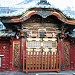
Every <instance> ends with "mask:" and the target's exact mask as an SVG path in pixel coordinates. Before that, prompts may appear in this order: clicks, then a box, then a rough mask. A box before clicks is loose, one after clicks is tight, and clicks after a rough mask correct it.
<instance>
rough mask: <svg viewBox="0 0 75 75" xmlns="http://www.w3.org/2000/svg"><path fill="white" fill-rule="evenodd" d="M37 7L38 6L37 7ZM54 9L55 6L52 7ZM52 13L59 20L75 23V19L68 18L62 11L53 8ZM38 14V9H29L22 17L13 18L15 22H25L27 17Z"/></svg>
mask: <svg viewBox="0 0 75 75" xmlns="http://www.w3.org/2000/svg"><path fill="white" fill-rule="evenodd" d="M36 9H37V8H36ZM50 9H53V8H50ZM50 12H51V13H50V15H54V16H56V17H57V18H58V19H59V20H61V21H62V22H64V23H66V24H70V25H75V19H71V18H70V19H68V18H67V17H66V16H65V15H64V14H63V13H62V12H61V11H57V10H56V9H53V11H50ZM34 14H38V10H37V11H36V10H34V8H33V10H27V11H26V12H25V13H23V14H22V16H21V17H20V18H17V19H11V20H12V21H13V22H23V21H25V20H27V19H29V18H30V17H31V16H32V15H34Z"/></svg>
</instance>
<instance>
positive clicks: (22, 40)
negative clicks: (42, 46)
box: [20, 38, 26, 69]
mask: <svg viewBox="0 0 75 75" xmlns="http://www.w3.org/2000/svg"><path fill="white" fill-rule="evenodd" d="M23 51H26V40H25V38H21V51H20V53H21V56H20V62H21V69H22V68H23Z"/></svg>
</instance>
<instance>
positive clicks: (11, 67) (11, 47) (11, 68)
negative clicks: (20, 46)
mask: <svg viewBox="0 0 75 75" xmlns="http://www.w3.org/2000/svg"><path fill="white" fill-rule="evenodd" d="M12 50H13V46H12V44H11V45H10V70H13V66H12V62H13V61H12V59H13V57H12V54H13V52H12Z"/></svg>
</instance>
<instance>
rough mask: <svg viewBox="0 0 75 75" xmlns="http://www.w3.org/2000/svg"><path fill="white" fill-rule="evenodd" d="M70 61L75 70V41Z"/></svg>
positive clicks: (72, 45)
mask: <svg viewBox="0 0 75 75" xmlns="http://www.w3.org/2000/svg"><path fill="white" fill-rule="evenodd" d="M70 62H71V70H75V43H71V47H70Z"/></svg>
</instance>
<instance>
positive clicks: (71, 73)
mask: <svg viewBox="0 0 75 75" xmlns="http://www.w3.org/2000/svg"><path fill="white" fill-rule="evenodd" d="M0 75H75V71H61V72H60V73H56V72H41V73H28V74H26V73H23V72H12V71H10V72H0Z"/></svg>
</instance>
